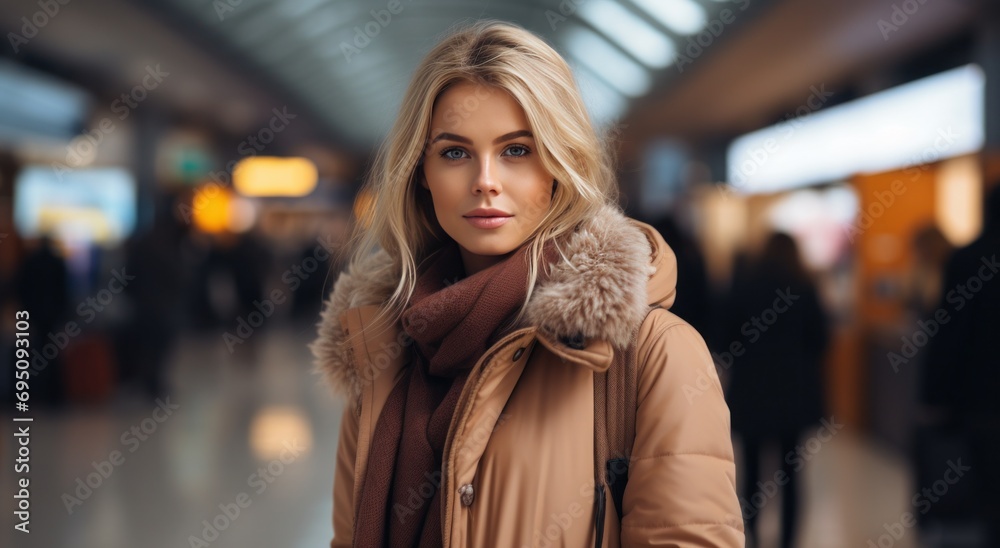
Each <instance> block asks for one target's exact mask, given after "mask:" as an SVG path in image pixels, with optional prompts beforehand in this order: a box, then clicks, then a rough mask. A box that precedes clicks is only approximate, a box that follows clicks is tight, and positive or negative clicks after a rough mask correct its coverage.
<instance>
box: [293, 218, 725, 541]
mask: <svg viewBox="0 0 1000 548" xmlns="http://www.w3.org/2000/svg"><path fill="white" fill-rule="evenodd" d="M567 242H568V243H567V244H566V247H565V250H566V256H567V257H568V258H569V260H570V262H571V263H572V264H561V265H560V266H559V267H558V268H557V269H556V270H555V271H554V272H553V274H552V275H551V277H550V278H549V279H548V280H546V281H545V282H544V284H541V285H539V286H538V287H537V288H536V289H535V292H534V294H533V295H532V297H531V300H530V301H529V304H528V308H527V311H526V312H527V313H526V319H527V320H526V322H525V323H523V324H522V325H523V326H524V327H522V328H519V329H516V330H515V331H513V332H511V333H510V334H509V335H508V336H506V337H504V338H503V339H501V340H500V341H498V342H497V343H496V344H495V345H493V346H492V347H491V348H490V349H489V350H488V351H487V352H486V353H485V354H484V355H483V356H482V357H481V358H480V359H479V360H478V362H477V364H476V366H475V368H474V369H473V370H472V372H471V373H470V375H469V378H468V381H467V383H466V385H465V389H464V391H463V393H462V396H461V398H460V400H459V403H458V407H457V410H456V413H455V417H454V419H453V420H452V423H451V427H450V429H449V432H448V438H447V442H446V445H445V449H444V455H445V457H444V463H443V472H442V474H441V476H440V477H438V476H434V477H430V476H429V477H428V482H434V483H438V482H440V485H441V489H442V497H441V502H442V505H443V508H442V512H441V515H442V518H443V522H442V532H443V537H444V546H445V547H446V548H451V547H454V548H467V547H486V546H496V547H522V546H524V547H534V546H539V547H549V546H567V547H574V548H589V547H591V546H594V540H595V538H594V535H595V527H594V525H595V522H594V519H595V512H594V508H595V505H594V499H595V496H594V480H593V475H594V464H593V459H594V434H593V428H594V403H593V402H594V394H593V392H594V391H593V386H594V371H603V370H606V369H607V368H608V366H609V365H610V364H611V361H612V356H613V352H614V348H621V347H622V346H624V345H625V344H627V343H628V341H629V339H630V336H631V334H632V332H633V330H635V329H638V347H637V348H638V349H637V354H636V356H637V359H638V367H639V369H638V372H639V381H638V390H639V393H638V400H637V401H638V407H637V410H636V435H635V444H634V447H633V452H632V458H631V464H630V470H629V480H628V484H627V488H626V491H625V496H624V517H623V519H622V523H621V524H620V525H619V523H618V518H617V515H616V513H615V506H614V504H613V503H612V502H611V501H610V499H609V501H608V504H607V506H606V527H605V539H604V546H606V547H611V548H614V547H617V546H676V547H693V546H713V547H715V546H721V547H740V546H743V545H744V535H743V520H742V519H741V517H740V516H741V513H740V506H739V502H738V500H737V496H736V488H735V466H734V464H733V450H732V444H731V441H730V429H729V427H730V421H729V409H728V407H727V406H726V403H725V400H724V399H723V395H722V390H721V387H720V384H719V380H718V376H717V374H716V371H715V367H714V365H713V363H712V358H711V356H710V354H709V351H708V349H707V348H706V346H705V343H704V342H703V340H702V338H701V336H700V335H699V334H698V332H697V331H695V330H694V329H693V328H692V327H691V326H690V325H689V324H687V323H686V322H685V321H684V320H682V319H680V318H679V317H677V316H675V315H674V314H672V313H671V312H669V311H668V310H666V308H669V306H670V305H671V304H672V303H673V300H674V291H675V284H676V277H677V269H676V261H675V257H674V254H673V251H671V249H670V248H669V247H668V246H667V244H666V242H664V241H663V239H662V237H661V236H660V235H659V233H657V232H656V231H655V230H654V229H652V228H651V227H650V226H649V225H646V224H643V223H639V222H638V221H635V220H633V219H629V218H627V217H625V216H623V215H622V214H621V213H620V212H619V210H618V209H617V208H614V207H611V206H607V207H605V208H604V209H603V210H602V211H601V212H600V214H598V215H596V216H595V217H594V218H592V219H590V220H588V221H586V222H585V223H584V224H583V226H582V227H581V228H580V229H579V230H578V231H577V232H576V234H574V235H573V236H572V237H571V238H570V239H568V240H567ZM359 266H360V268H359V269H357V271H350V272H347V273H344V274H342V275H341V276H340V278H339V279H338V281H337V283H336V284H335V286H334V290H333V294H332V295H331V297H330V300H329V301H328V302H327V305H326V307H325V309H324V312H323V316H322V321H321V323H320V334H319V338H318V339H317V341H316V343H315V344H314V345H313V351H314V353H315V354H316V356H317V363H318V365H319V366H321V367H322V368H323V369H324V370H325V372H326V373H327V374H328V377H329V379H330V380H331V381H332V383H333V385H334V387H335V388H336V389H337V390H338V391H339V392H341V393H343V394H345V395H346V396H347V397H348V406H347V407H346V408H345V411H344V415H343V420H342V423H341V428H340V441H339V447H338V450H337V457H336V472H335V479H334V492H333V503H334V507H333V528H334V539H333V541H332V543H331V546H332V547H346V546H351V544H352V541H353V539H352V533H353V518H354V509H355V502H356V501H357V500H358V494H359V491H360V484H359V479H360V478H362V477H363V474H364V470H365V466H366V464H367V462H368V451H369V446H370V443H371V439H372V435H373V432H372V430H373V428H374V426H375V424H376V420H377V419H378V416H379V412H380V411H381V409H382V406H383V405H384V403H385V401H386V398H387V397H388V395H389V392H390V391H391V389H392V386H393V384H394V383H395V382H396V381H397V380H398V379H399V378H400V374H401V372H402V371H403V368H405V367H407V365H408V364H407V363H406V360H405V358H406V356H407V352H406V350H407V345H408V344H410V343H412V340H411V339H410V338H409V337H408V336H406V334H405V333H403V332H402V330H401V328H400V327H399V326H398V325H396V326H393V327H391V328H389V329H375V328H373V327H372V326H371V325H370V323H371V319H372V318H373V316H374V314H375V312H376V311H377V310H378V306H379V305H380V303H384V302H385V301H386V299H387V297H388V296H389V294H390V293H391V291H392V289H393V288H394V287H395V285H396V280H395V279H393V278H392V276H391V275H390V269H389V268H388V267H389V257H388V256H387V255H386V254H385V253H384V252H379V253H376V254H374V255H372V256H371V257H370V258H369V259H367V260H366V262H365V263H364V264H363V265H359ZM655 303H658V304H660V305H661V306H662V307H663V308H662V309H656V310H653V311H652V312H650V313H649V314H648V316H647V315H646V312H647V310H648V305H650V304H655ZM575 334H583V336H584V344H583V345H582V346H583V348H575V347H574V346H579V345H567V344H566V343H565V342H563V340H564V339H566V338H567V337H572V336H573V335H575ZM569 342H571V341H569ZM428 487H429V486H428ZM426 496H427V491H425V492H424V493H423V494H421V493H418V492H414V493H411V496H410V497H409V501H408V504H411V505H419V504H426V503H427V500H428V499H427V498H426ZM394 514H396V516H394V519H395V518H396V517H398V516H405V515H406V508H396V509H395V510H394Z"/></svg>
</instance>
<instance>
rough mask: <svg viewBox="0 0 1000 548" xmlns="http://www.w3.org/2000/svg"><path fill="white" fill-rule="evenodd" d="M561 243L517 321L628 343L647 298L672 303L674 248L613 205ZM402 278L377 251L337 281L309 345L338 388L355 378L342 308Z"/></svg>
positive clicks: (562, 335)
mask: <svg viewBox="0 0 1000 548" xmlns="http://www.w3.org/2000/svg"><path fill="white" fill-rule="evenodd" d="M560 247H561V249H562V251H563V253H564V254H565V256H566V259H567V261H560V262H559V263H558V264H557V265H556V266H555V267H554V268H553V270H552V272H551V274H550V276H549V278H548V279H547V280H544V281H543V282H540V283H539V284H538V285H537V286H536V287H535V290H534V292H533V294H532V296H531V299H530V300H529V301H528V304H527V307H526V309H525V314H524V318H523V320H522V322H521V325H520V326H518V327H528V326H537V327H538V329H539V331H541V332H542V333H545V334H547V335H550V336H551V337H552V338H553V339H554V340H563V339H572V338H579V337H581V336H582V337H583V339H584V340H592V339H598V340H603V341H606V342H608V343H610V344H611V345H612V346H613V347H615V348H623V347H625V346H626V345H627V344H628V343H629V340H630V338H631V335H632V333H633V332H634V331H635V330H636V329H638V327H639V325H640V324H641V322H642V320H643V319H644V318H645V316H646V313H647V311H648V309H649V306H650V305H653V304H659V305H660V306H663V307H665V308H669V307H670V305H671V304H672V303H673V300H674V294H675V291H674V289H675V284H676V280H677V266H676V260H675V258H674V254H673V251H671V249H670V247H669V246H667V244H666V242H664V240H663V238H662V237H661V236H660V234H659V233H658V232H657V231H656V230H654V229H653V228H652V227H650V226H649V225H647V224H645V223H641V222H639V221H636V220H634V219H630V218H628V217H626V216H624V215H623V214H622V212H621V211H620V210H619V209H618V208H617V207H616V206H613V205H606V206H603V207H602V208H601V209H600V210H599V211H598V213H597V214H596V215H594V216H593V217H591V218H590V219H588V220H586V221H584V222H583V223H581V225H580V226H579V227H578V228H577V230H576V231H575V232H574V233H573V234H571V235H569V236H568V237H567V238H566V239H565V240H564V241H563V242H562V245H561V246H560ZM397 281H398V280H397V279H396V278H395V277H394V276H393V269H392V264H391V259H390V257H389V255H388V254H387V253H386V252H385V251H378V252H376V253H373V254H372V255H370V256H369V257H367V258H365V259H364V260H363V261H361V262H360V263H358V264H357V265H356V267H355V268H353V269H348V271H346V272H344V273H342V274H341V275H340V277H339V278H338V279H337V281H336V283H335V284H334V287H333V292H332V294H331V295H330V297H329V298H328V299H327V301H326V303H325V305H324V308H323V312H322V314H321V319H320V322H319V324H318V327H319V334H318V338H317V339H316V341H315V342H313V343H312V345H311V346H310V348H311V350H312V352H313V355H314V356H315V358H316V366H317V368H318V369H319V370H320V371H322V372H323V373H325V374H326V376H327V378H328V379H329V381H330V382H331V383H332V384H333V386H334V388H335V389H337V390H338V391H345V392H351V391H352V388H354V387H355V385H356V384H357V381H358V372H357V371H356V370H355V369H354V366H353V364H352V363H350V359H349V352H348V349H347V343H345V340H344V339H345V334H344V330H343V328H342V326H341V323H340V319H339V318H340V315H341V314H343V313H344V312H345V311H347V310H349V309H352V308H355V307H361V306H366V305H378V304H380V303H382V302H385V301H386V300H387V299H388V297H389V296H390V295H391V294H392V292H393V290H394V289H395V287H396V283H397Z"/></svg>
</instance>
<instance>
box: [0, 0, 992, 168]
mask: <svg viewBox="0 0 1000 548" xmlns="http://www.w3.org/2000/svg"><path fill="white" fill-rule="evenodd" d="M893 3H894V0H839V1H837V2H825V1H819V0H537V1H529V0H512V1H503V2H501V1H500V0H492V1H490V0H371V1H368V2H360V1H358V0H88V1H87V2H86V3H76V2H71V3H68V4H66V5H65V6H63V5H61V4H60V12H59V13H58V14H56V15H55V16H52V17H50V18H49V19H48V21H47V24H46V25H45V26H44V27H43V28H41V29H39V32H38V34H37V36H35V37H33V38H31V39H30V42H29V43H28V44H27V45H25V46H23V47H22V48H21V49H20V51H18V52H17V53H16V54H14V55H13V57H14V59H15V60H18V58H21V59H22V60H31V61H32V62H35V61H37V60H39V59H42V60H46V62H45V63H42V64H44V65H45V68H49V67H51V68H52V69H53V70H56V69H58V72H59V73H60V75H61V76H63V77H65V78H67V79H70V80H73V81H76V82H80V83H84V82H85V83H86V84H87V86H88V87H89V88H91V89H92V90H94V89H96V90H98V91H99V92H100V93H99V94H98V95H99V96H103V97H111V98H113V97H117V96H118V95H119V94H120V93H121V92H122V91H126V90H128V89H130V88H131V87H132V86H133V85H135V83H136V82H138V81H140V80H141V78H142V77H143V74H145V70H146V68H147V67H148V66H150V64H162V65H163V67H164V70H167V71H170V72H171V76H170V77H169V78H168V79H167V81H166V82H165V85H164V86H162V88H161V89H159V90H157V91H155V92H154V93H151V94H150V96H151V98H150V99H149V103H156V104H161V105H163V106H165V107H166V108H168V109H170V110H171V111H174V112H180V113H185V114H186V115H187V116H188V117H189V118H194V119H196V120H202V121H204V122H205V123H206V124H209V125H211V126H213V127H218V128H221V129H224V130H225V131H227V132H228V133H230V134H232V135H245V134H246V133H249V132H252V131H256V130H257V129H259V128H261V127H264V126H265V125H266V124H267V122H268V119H269V118H270V116H271V112H272V109H274V108H278V109H281V108H282V107H285V106H287V107H288V108H289V110H291V111H292V112H296V113H298V114H299V119H298V120H297V121H296V122H295V123H293V124H291V126H290V128H289V130H288V131H287V132H285V133H284V134H283V135H282V138H284V139H289V140H298V141H309V140H314V141H319V142H323V143H326V144H331V145H334V146H336V147H339V148H341V149H343V150H345V151H350V152H353V153H354V154H355V155H356V156H358V157H360V158H364V157H366V156H367V155H368V154H369V153H370V151H371V149H372V148H373V147H374V145H376V144H377V143H378V141H379V140H380V138H381V137H382V136H383V135H384V134H385V132H386V131H387V130H388V128H389V124H390V123H391V121H392V119H393V118H394V116H395V114H396V109H397V106H398V105H399V103H400V100H401V96H402V93H403V91H404V88H405V86H406V85H407V83H408V80H409V78H410V75H411V73H412V71H413V69H414V67H415V66H416V65H417V64H418V63H419V61H420V59H421V58H422V56H423V55H424V54H425V53H426V51H428V50H429V49H430V48H431V47H432V46H433V44H434V43H435V42H436V41H437V40H438V39H439V38H441V37H442V36H443V35H444V34H446V33H447V32H448V31H449V30H451V29H453V28H454V27H455V26H456V25H457V24H460V23H461V22H465V21H473V20H476V19H481V18H496V19H501V20H507V21H511V22H514V23H517V24H520V25H522V26H524V27H525V28H527V29H528V30H531V31H533V32H535V33H537V34H539V35H541V36H543V37H544V38H545V39H546V40H547V41H549V43H551V44H552V45H553V46H554V47H556V49H557V50H558V51H559V52H560V53H562V54H563V55H564V56H565V58H566V59H567V61H568V62H569V63H570V65H571V66H572V67H573V69H574V73H575V74H576V76H577V79H578V82H579V84H580V87H581V90H582V92H583V94H584V99H585V100H586V101H587V104H588V108H589V109H590V111H591V114H592V116H593V117H594V119H595V120H596V121H598V122H599V123H601V124H607V123H609V122H615V121H619V120H620V121H621V127H622V128H626V129H625V131H626V132H627V133H628V136H627V137H628V139H627V141H628V142H631V143H641V142H643V141H644V140H646V139H648V138H650V137H652V136H656V135H660V134H669V135H672V136H675V137H678V138H680V139H684V140H688V141H692V142H697V141H699V140H705V139H709V138H713V137H715V138H719V137H722V138H724V137H726V136H732V135H736V134H738V133H739V132H742V131H747V130H750V129H755V128H756V127H760V126H761V125H764V124H767V123H771V121H773V120H774V117H775V116H779V115H780V114H781V113H782V112H785V111H791V110H794V107H795V106H796V105H798V104H801V102H802V101H803V100H804V99H805V98H806V97H807V96H808V94H809V93H810V86H812V85H823V84H826V85H827V86H828V88H829V87H833V88H836V87H837V86H840V85H843V83H844V82H845V81H846V80H847V79H849V78H851V77H853V76H854V75H856V74H857V73H858V72H859V71H861V70H864V69H865V68H866V67H869V68H870V67H872V66H874V65H879V64H882V65H884V64H885V63H891V62H892V61H893V60H896V59H901V58H904V57H905V56H906V55H911V54H912V52H913V51H915V50H917V49H919V48H922V47H926V46H927V45H928V44H933V43H934V42H935V40H940V38H941V37H942V36H945V35H948V34H949V33H955V32H960V31H961V30H962V29H963V28H964V27H967V26H968V24H969V22H970V20H972V19H973V18H974V16H975V11H976V10H975V3H974V2H973V1H972V0H938V1H936V2H926V3H924V4H921V5H920V6H921V7H920V8H919V11H918V12H917V13H915V14H914V15H913V16H911V17H910V19H909V21H908V22H907V23H906V25H905V26H903V27H901V28H900V30H899V32H896V33H894V34H893V35H892V36H891V39H889V40H886V39H885V38H884V36H883V35H882V34H881V33H880V31H879V29H878V25H877V22H878V21H879V19H880V18H886V17H889V16H891V13H892V4H893ZM897 3H898V2H897ZM38 9H39V8H38V5H37V2H36V1H35V0H4V2H3V4H2V5H0V30H3V31H7V32H10V31H14V32H16V31H18V30H20V29H21V27H22V17H25V16H28V15H31V14H32V13H34V12H36V11H38ZM390 10H391V11H390ZM5 35H6V32H5ZM698 40H701V41H702V44H703V47H698V46H693V45H692V44H695V43H696V42H697V41H698ZM678 53H679V54H681V55H683V57H677V56H676V54H678ZM7 55H10V52H9V51H8V52H7ZM36 64H37V63H36ZM882 65H880V66H882ZM106 106H107V105H105V107H106ZM241 138H242V137H241ZM625 146H626V148H627V147H628V144H627V143H626V145H625Z"/></svg>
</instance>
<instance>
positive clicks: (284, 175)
mask: <svg viewBox="0 0 1000 548" xmlns="http://www.w3.org/2000/svg"><path fill="white" fill-rule="evenodd" d="M317 178H318V173H317V170H316V165H315V164H313V163H312V162H311V161H310V160H309V159H307V158H278V157H274V156H253V157H250V158H245V159H243V160H240V162H239V163H238V164H236V167H235V168H234V169H233V186H234V187H236V190H237V191H238V192H239V193H240V194H242V195H244V196H269V197H274V196H282V197H298V196H305V195H306V194H309V193H310V192H312V191H313V189H314V188H316V181H317Z"/></svg>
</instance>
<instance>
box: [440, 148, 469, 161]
mask: <svg viewBox="0 0 1000 548" xmlns="http://www.w3.org/2000/svg"><path fill="white" fill-rule="evenodd" d="M452 152H457V153H459V154H460V155H462V154H465V151H464V150H462V149H460V148H446V149H444V150H442V151H441V157H442V158H444V159H445V160H450V161H455V160H461V159H462V158H463V157H462V156H455V155H453V154H452Z"/></svg>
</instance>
